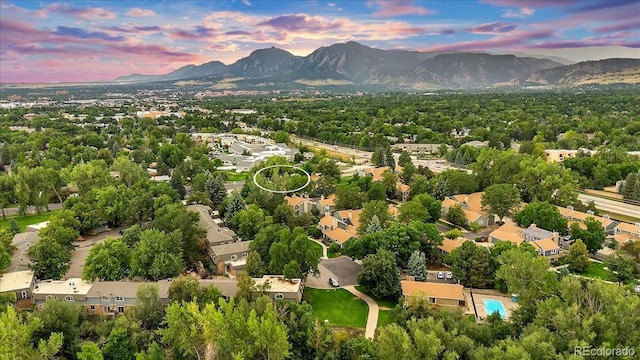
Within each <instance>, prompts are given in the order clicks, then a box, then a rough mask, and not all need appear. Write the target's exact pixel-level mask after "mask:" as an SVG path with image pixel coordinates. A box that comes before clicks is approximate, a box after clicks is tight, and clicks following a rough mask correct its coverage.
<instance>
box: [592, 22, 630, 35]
mask: <svg viewBox="0 0 640 360" xmlns="http://www.w3.org/2000/svg"><path fill="white" fill-rule="evenodd" d="M638 29H640V21H638V20H631V21H626V22H621V23H618V24H610V25H603V26H600V27H597V28H595V29H593V31H594V32H598V33H606V32H612V31H622V30H638Z"/></svg>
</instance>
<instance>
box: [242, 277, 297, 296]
mask: <svg viewBox="0 0 640 360" xmlns="http://www.w3.org/2000/svg"><path fill="white" fill-rule="evenodd" d="M252 280H253V281H254V282H255V283H256V286H259V285H262V284H264V283H266V282H269V285H270V288H269V290H268V291H269V292H298V291H299V290H300V285H301V282H302V281H301V280H300V279H285V278H284V276H282V275H265V276H263V277H262V278H253V279H252Z"/></svg>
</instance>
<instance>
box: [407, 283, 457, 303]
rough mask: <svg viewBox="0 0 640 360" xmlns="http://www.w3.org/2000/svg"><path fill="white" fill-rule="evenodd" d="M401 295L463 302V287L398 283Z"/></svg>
mask: <svg viewBox="0 0 640 360" xmlns="http://www.w3.org/2000/svg"><path fill="white" fill-rule="evenodd" d="M400 284H401V285H402V295H404V296H414V295H419V294H420V295H423V296H426V297H435V298H439V299H454V300H464V287H463V286H462V285H457V284H444V283H434V282H421V281H408V280H403V281H401V282H400Z"/></svg>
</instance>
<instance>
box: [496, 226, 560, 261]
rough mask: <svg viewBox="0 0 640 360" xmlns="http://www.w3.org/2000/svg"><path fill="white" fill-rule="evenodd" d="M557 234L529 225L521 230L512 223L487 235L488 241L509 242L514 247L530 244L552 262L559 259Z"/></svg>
mask: <svg viewBox="0 0 640 360" xmlns="http://www.w3.org/2000/svg"><path fill="white" fill-rule="evenodd" d="M559 240H560V239H559V234H558V233H557V232H551V231H548V230H545V229H542V228H539V227H537V226H536V224H531V225H530V226H529V227H528V228H526V229H523V228H521V227H519V226H518V225H516V224H514V223H505V224H504V225H502V226H500V227H499V228H498V229H496V230H494V231H492V232H491V233H490V234H489V241H490V242H491V243H496V242H498V241H509V242H511V243H513V244H515V245H520V244H521V243H522V242H528V243H529V244H531V245H532V246H533V247H534V248H535V249H536V251H537V252H538V254H539V255H540V256H544V257H545V258H547V259H549V260H551V261H553V260H556V259H557V258H558V257H560V245H559Z"/></svg>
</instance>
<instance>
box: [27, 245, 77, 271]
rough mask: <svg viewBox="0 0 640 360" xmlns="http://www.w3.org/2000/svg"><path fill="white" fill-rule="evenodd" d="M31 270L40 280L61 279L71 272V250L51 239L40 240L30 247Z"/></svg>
mask: <svg viewBox="0 0 640 360" xmlns="http://www.w3.org/2000/svg"><path fill="white" fill-rule="evenodd" d="M28 254H29V258H30V259H31V264H30V265H29V268H31V270H33V273H34V275H35V276H36V277H37V278H38V279H60V278H61V277H62V276H64V274H65V273H66V272H67V270H69V261H71V254H70V253H69V250H68V249H66V248H65V247H64V246H62V245H61V244H60V243H58V242H57V241H55V240H53V239H51V238H48V237H46V238H40V240H38V241H37V242H36V243H35V244H34V245H32V246H31V247H29V251H28Z"/></svg>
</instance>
